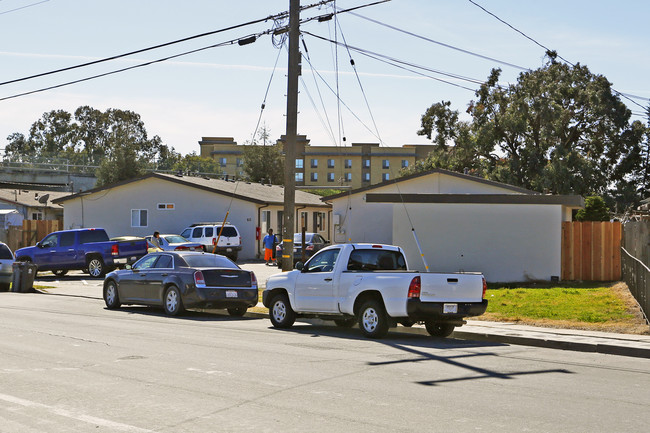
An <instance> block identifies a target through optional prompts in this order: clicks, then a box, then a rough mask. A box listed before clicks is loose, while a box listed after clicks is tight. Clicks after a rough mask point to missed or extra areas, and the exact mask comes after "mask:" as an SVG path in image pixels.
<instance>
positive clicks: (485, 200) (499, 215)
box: [323, 169, 584, 282]
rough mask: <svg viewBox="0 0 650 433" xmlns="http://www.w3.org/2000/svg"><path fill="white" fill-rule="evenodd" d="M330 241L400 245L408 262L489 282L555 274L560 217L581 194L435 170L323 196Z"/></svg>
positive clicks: (569, 213)
mask: <svg viewBox="0 0 650 433" xmlns="http://www.w3.org/2000/svg"><path fill="white" fill-rule="evenodd" d="M323 200H326V201H328V202H330V203H332V213H333V218H332V223H333V227H332V233H333V236H332V241H333V242H337V243H345V242H371V243H388V244H395V245H399V246H401V247H402V248H404V250H405V251H406V254H407V259H408V261H409V264H410V267H411V268H414V269H419V270H422V271H424V270H425V265H424V260H423V259H422V257H421V255H420V252H419V250H418V248H417V244H416V241H415V236H414V234H415V235H416V236H417V238H418V240H419V242H420V245H421V247H422V253H423V254H424V259H425V260H426V262H427V264H428V266H429V270H430V271H432V272H458V271H479V272H482V273H483V274H484V275H485V277H486V279H487V280H488V281H490V282H514V281H548V280H551V279H555V277H557V278H559V276H560V275H561V255H562V253H561V247H562V224H561V223H562V222H563V221H571V218H572V211H573V210H574V209H578V208H581V207H583V205H584V201H583V199H582V197H580V196H563V195H545V194H539V193H536V192H534V191H529V190H526V189H522V188H518V187H514V186H512V185H506V184H502V183H498V182H493V181H488V180H485V179H481V178H477V177H474V176H470V175H464V174H460V173H455V172H451V171H447V170H441V169H436V170H432V171H428V172H424V173H417V174H414V175H411V176H407V177H402V178H398V179H395V180H392V181H387V182H383V183H380V184H376V185H372V186H369V187H365V188H360V189H356V190H353V191H350V192H346V193H342V194H338V195H333V196H329V197H324V198H323Z"/></svg>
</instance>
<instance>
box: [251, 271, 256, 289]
mask: <svg viewBox="0 0 650 433" xmlns="http://www.w3.org/2000/svg"><path fill="white" fill-rule="evenodd" d="M251 287H252V288H253V289H257V277H256V276H255V273H254V272H251Z"/></svg>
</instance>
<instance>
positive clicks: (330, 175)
mask: <svg viewBox="0 0 650 433" xmlns="http://www.w3.org/2000/svg"><path fill="white" fill-rule="evenodd" d="M327 181H328V182H334V173H327Z"/></svg>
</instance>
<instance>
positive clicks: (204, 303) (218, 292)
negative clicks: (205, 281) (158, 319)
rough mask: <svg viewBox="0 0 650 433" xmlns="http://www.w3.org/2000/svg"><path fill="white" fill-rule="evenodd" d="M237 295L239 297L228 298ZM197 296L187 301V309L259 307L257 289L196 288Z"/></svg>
mask: <svg viewBox="0 0 650 433" xmlns="http://www.w3.org/2000/svg"><path fill="white" fill-rule="evenodd" d="M233 292H234V293H236V294H237V296H228V294H229V293H230V294H232V293H233ZM195 294H196V296H193V297H191V299H188V300H187V301H186V306H187V307H203V308H235V307H246V308H248V307H254V306H255V305H257V300H258V291H257V289H241V288H234V287H233V288H216V287H205V288H198V287H197V288H196V291H195Z"/></svg>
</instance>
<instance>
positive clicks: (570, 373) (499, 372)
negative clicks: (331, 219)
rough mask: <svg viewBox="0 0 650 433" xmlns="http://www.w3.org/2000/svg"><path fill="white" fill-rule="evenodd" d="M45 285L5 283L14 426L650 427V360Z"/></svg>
mask: <svg viewBox="0 0 650 433" xmlns="http://www.w3.org/2000/svg"><path fill="white" fill-rule="evenodd" d="M254 266H259V265H254ZM262 266H263V265H262ZM244 267H246V266H244ZM269 271H270V270H269ZM260 277H261V275H260ZM260 279H261V278H260ZM48 280H53V279H47V278H45V279H43V278H39V280H38V281H37V283H38V284H48V285H51V286H53V287H51V288H49V289H47V293H26V294H23V293H0V335H1V336H2V337H1V338H0V432H3V433H4V432H20V433H25V432H39V433H40V432H91V431H92V432H217V431H224V432H246V431H252V432H277V431H285V432H298V431H300V432H305V431H310V432H312V431H313V432H337V431H346V432H356V431H373V432H407V431H408V432H468V431H482V432H521V431H529V432H608V433H610V432H641V431H647V429H648V417H647V414H648V413H650V360H648V359H641V358H629V357H621V356H615V355H603V354H596V353H579V352H569V351H562V350H553V349H545V348H534V347H525V346H510V345H505V344H494V343H487V342H478V341H470V340H460V339H433V338H431V337H427V336H424V335H414V334H407V333H400V332H391V333H390V334H389V336H388V338H385V339H383V340H379V341H372V340H367V339H365V338H363V337H361V336H360V333H359V330H358V329H350V330H339V329H337V328H335V327H333V326H317V325H313V324H309V323H304V322H303V323H300V322H298V323H296V325H295V326H294V327H293V328H292V329H291V330H287V331H280V330H275V329H272V328H270V322H269V321H268V319H265V318H264V319H260V318H257V317H255V318H252V317H244V318H239V319H237V318H231V317H229V316H228V315H227V314H222V313H219V312H210V313H205V312H189V313H188V314H187V315H186V316H184V317H181V318H169V317H166V316H164V314H163V313H162V311H161V310H157V309H153V308H146V307H126V308H124V307H123V308H121V309H119V310H115V311H109V310H106V309H105V308H104V304H103V301H102V300H101V281H99V280H90V279H86V277H85V276H80V275H77V276H71V277H68V278H65V279H64V280H61V281H59V282H55V281H48Z"/></svg>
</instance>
